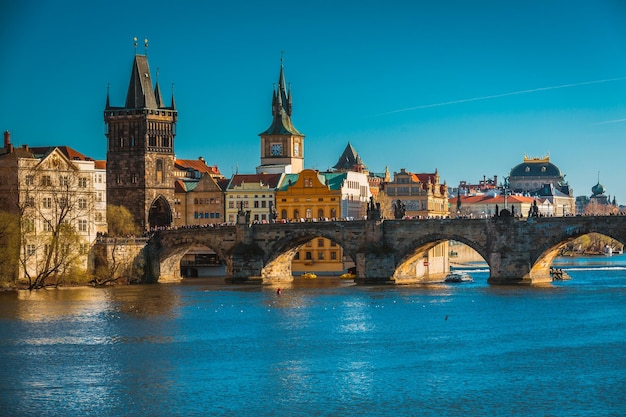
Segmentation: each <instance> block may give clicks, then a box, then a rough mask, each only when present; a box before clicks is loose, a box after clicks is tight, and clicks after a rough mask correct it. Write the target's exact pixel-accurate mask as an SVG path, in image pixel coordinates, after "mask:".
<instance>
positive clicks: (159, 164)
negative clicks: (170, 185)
mask: <svg viewBox="0 0 626 417" xmlns="http://www.w3.org/2000/svg"><path fill="white" fill-rule="evenodd" d="M156 182H165V168H164V167H163V160H162V159H157V160H156Z"/></svg>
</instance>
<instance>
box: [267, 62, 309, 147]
mask: <svg viewBox="0 0 626 417" xmlns="http://www.w3.org/2000/svg"><path fill="white" fill-rule="evenodd" d="M291 109H292V102H291V89H289V90H287V87H286V83H285V68H284V65H283V62H282V59H281V62H280V73H279V74H278V86H277V87H276V89H275V90H274V93H273V94H272V116H273V120H272V124H271V125H270V127H269V128H268V129H267V130H266V131H264V132H263V133H261V135H287V134H291V135H299V136H303V135H302V133H300V132H298V129H296V128H295V126H294V125H293V123H292V122H291Z"/></svg>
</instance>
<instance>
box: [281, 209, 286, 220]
mask: <svg viewBox="0 0 626 417" xmlns="http://www.w3.org/2000/svg"><path fill="white" fill-rule="evenodd" d="M280 218H281V219H286V218H287V210H285V209H282V210H281V211H280Z"/></svg>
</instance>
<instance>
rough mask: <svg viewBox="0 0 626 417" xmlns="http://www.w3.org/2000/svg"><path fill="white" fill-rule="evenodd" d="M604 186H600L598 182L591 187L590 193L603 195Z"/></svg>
mask: <svg viewBox="0 0 626 417" xmlns="http://www.w3.org/2000/svg"><path fill="white" fill-rule="evenodd" d="M604 191H605V190H604V185H602V184H600V182H599V181H598V183H597V184H596V185H594V186H593V187H591V192H592V193H593V195H601V194H604Z"/></svg>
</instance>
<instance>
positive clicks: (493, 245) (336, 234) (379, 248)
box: [144, 216, 626, 284]
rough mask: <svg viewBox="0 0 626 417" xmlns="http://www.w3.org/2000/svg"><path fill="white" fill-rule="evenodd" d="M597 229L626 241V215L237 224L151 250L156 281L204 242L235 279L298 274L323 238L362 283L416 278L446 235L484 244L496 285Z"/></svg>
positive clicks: (539, 279)
mask: <svg viewBox="0 0 626 417" xmlns="http://www.w3.org/2000/svg"><path fill="white" fill-rule="evenodd" d="M591 232H597V233H601V234H603V235H607V236H610V237H612V238H614V239H616V240H618V241H620V242H622V243H624V242H626V216H597V217H593V216H588V217H587V216H581V217H550V218H528V219H515V218H511V217H506V218H505V217H497V218H489V219H431V220H385V221H366V220H364V221H329V222H306V223H273V224H254V225H236V226H224V227H216V228H197V229H194V228H191V229H179V230H167V231H160V232H157V233H155V234H154V236H153V237H152V238H151V239H150V240H149V242H148V244H147V246H146V251H144V253H145V254H146V258H147V259H146V262H147V265H148V268H147V277H148V279H151V280H154V281H159V282H167V281H177V280H180V279H181V277H180V268H179V266H180V259H181V257H182V256H183V255H184V254H185V253H186V252H187V251H188V250H189V249H190V248H191V247H192V246H196V245H202V246H206V247H208V248H210V249H212V250H214V251H215V252H216V253H217V255H218V256H219V257H220V258H221V259H223V260H224V261H225V264H226V272H227V276H228V278H227V279H228V280H229V281H231V282H264V283H268V282H280V281H282V280H291V279H292V274H291V260H292V259H293V255H294V253H295V252H296V250H297V248H298V247H299V246H301V245H302V244H304V243H306V242H307V241H309V240H311V239H313V238H315V237H324V238H327V239H330V240H332V241H334V242H336V243H337V244H338V245H340V246H341V247H342V248H343V250H344V252H345V253H346V254H347V255H349V256H351V257H352V259H354V260H355V263H356V265H357V279H356V281H357V282H358V283H411V282H417V281H424V280H425V279H428V278H427V277H426V278H424V277H422V278H417V277H415V276H414V274H413V273H412V271H414V270H415V269H414V265H415V263H416V262H418V260H419V259H421V257H422V256H423V254H424V253H425V252H426V251H428V250H429V249H430V248H432V247H434V246H435V245H437V244H438V243H441V242H443V241H446V240H456V241H459V242H462V243H464V244H466V245H468V246H470V247H471V248H473V249H474V250H476V251H477V252H478V253H479V254H480V255H481V256H482V257H483V258H484V259H485V261H486V262H487V264H488V265H489V268H490V276H489V283H491V284H538V283H544V282H549V281H551V277H550V274H549V267H550V265H551V263H552V261H553V259H554V258H555V257H556V256H557V254H558V250H559V248H560V247H562V246H563V245H565V244H566V243H567V242H569V241H571V240H573V239H575V238H576V237H578V236H581V235H584V234H588V233H591Z"/></svg>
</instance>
